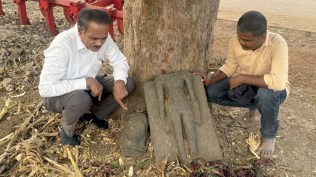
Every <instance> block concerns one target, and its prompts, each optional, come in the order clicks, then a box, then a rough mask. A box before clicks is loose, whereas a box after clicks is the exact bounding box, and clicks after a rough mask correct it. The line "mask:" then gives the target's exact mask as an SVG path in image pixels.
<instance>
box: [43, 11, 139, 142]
mask: <svg viewBox="0 0 316 177" xmlns="http://www.w3.org/2000/svg"><path fill="white" fill-rule="evenodd" d="M110 21H111V17H110V16H109V15H108V14H107V13H106V12H104V11H101V10H94V9H83V10H81V11H80V12H79V14H78V23H77V24H76V25H75V26H74V27H73V28H71V29H69V30H67V31H64V32H62V33H60V34H59V35H58V36H56V38H55V39H54V40H53V41H52V43H51V44H50V46H49V47H48V49H46V50H45V51H44V56H45V62H44V65H43V69H42V72H41V75H40V82H39V87H38V88H39V93H40V95H41V97H42V98H43V104H44V106H45V107H46V108H47V109H48V110H50V111H52V112H59V113H62V128H61V140H62V143H63V144H64V145H67V144H68V145H72V146H74V145H78V144H79V139H78V137H77V136H76V135H75V129H76V125H77V123H78V121H79V119H80V118H82V119H84V120H90V121H92V122H93V123H95V124H96V125H97V126H98V127H101V128H108V124H107V121H106V120H105V118H106V116H107V115H108V114H109V113H110V112H112V111H113V109H114V108H115V107H116V106H117V105H118V104H119V105H120V106H121V107H122V108H123V109H127V107H126V106H125V105H124V103H123V101H122V100H123V99H124V98H126V97H127V96H128V94H130V93H132V92H133V91H134V88H135V84H134V81H133V80H132V79H130V78H129V77H128V68H129V66H128V63H127V60H126V57H125V56H124V55H123V54H122V52H121V51H120V50H119V48H118V47H117V45H116V44H115V43H114V41H113V40H112V38H111V36H110V35H109V33H108V32H109V23H110ZM105 59H106V60H108V61H109V64H110V65H111V66H112V67H113V71H114V72H113V76H106V75H97V73H98V71H99V69H100V68H101V66H102V63H103V61H104V60H105ZM89 111H90V112H91V114H90V113H89V114H88V113H87V112H89Z"/></svg>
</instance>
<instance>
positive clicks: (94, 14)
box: [77, 8, 111, 31]
mask: <svg viewBox="0 0 316 177" xmlns="http://www.w3.org/2000/svg"><path fill="white" fill-rule="evenodd" d="M90 22H95V23H97V24H104V25H108V24H110V22H111V17H110V15H109V14H108V13H107V12H105V11H102V10H97V9H88V8H84V9H82V10H80V12H79V13H78V21H77V23H78V25H79V26H80V27H81V28H82V29H83V30H85V31H86V30H87V28H88V24H89V23H90Z"/></svg>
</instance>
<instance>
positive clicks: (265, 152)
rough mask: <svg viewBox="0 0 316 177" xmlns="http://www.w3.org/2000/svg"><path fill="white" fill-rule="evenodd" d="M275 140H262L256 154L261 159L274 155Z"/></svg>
mask: <svg viewBox="0 0 316 177" xmlns="http://www.w3.org/2000/svg"><path fill="white" fill-rule="evenodd" d="M274 147H275V138H262V139H261V143H260V145H259V147H258V149H257V150H256V153H257V154H259V155H260V156H261V157H269V156H271V155H272V154H273V153H274Z"/></svg>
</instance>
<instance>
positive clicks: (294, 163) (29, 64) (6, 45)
mask: <svg viewBox="0 0 316 177" xmlns="http://www.w3.org/2000/svg"><path fill="white" fill-rule="evenodd" d="M265 2H266V3H265V4H263V2H262V1H259V0H255V1H251V0H243V1H237V0H233V1H229V0H222V1H221V4H220V9H219V13H218V20H217V22H216V26H215V33H214V37H215V38H214V49H213V53H214V54H213V57H212V59H211V60H210V63H211V64H213V65H218V66H219V65H221V64H222V63H223V61H224V60H225V58H226V50H227V45H228V40H229V38H230V37H231V36H233V35H234V34H235V24H236V20H237V19H238V17H239V16H240V15H241V14H242V13H243V12H245V11H246V10H251V9H255V10H258V11H261V12H263V13H264V14H265V15H266V16H267V19H268V20H269V25H270V26H269V30H270V31H273V32H277V33H280V34H281V35H282V36H283V37H284V38H285V39H286V41H287V42H288V45H289V63H290V66H289V81H290V83H291V93H290V96H289V97H288V98H287V100H286V102H285V103H284V104H283V105H282V107H281V110H280V116H279V120H280V129H279V133H278V136H277V144H276V152H275V155H274V156H273V160H274V161H275V164H276V168H275V169H274V171H273V174H274V175H273V176H284V177H287V176H291V177H292V176H293V177H294V176H297V177H300V176H304V177H310V176H316V163H315V159H316V151H315V149H316V141H315V138H316V136H315V133H316V94H315V92H314V91H315V88H316V83H315V82H316V81H315V79H314V78H315V77H316V72H315V69H316V60H315V58H316V50H315V48H316V16H315V14H316V11H315V9H316V3H315V2H314V1H313V0H302V1H294V0H293V1H292V0H289V1H282V0H277V1H272V0H269V1H265ZM27 8H28V12H29V18H30V22H31V24H32V25H31V26H21V25H19V20H18V17H17V7H16V6H15V4H13V3H12V2H11V1H9V0H3V9H4V11H5V13H6V15H5V16H2V17H0V74H1V76H0V82H1V85H0V90H1V92H0V100H1V101H0V109H1V108H3V107H4V105H5V101H6V100H7V99H8V98H10V99H11V100H12V102H11V106H10V107H9V109H8V111H7V113H6V114H5V115H4V117H3V118H2V119H1V120H0V138H1V139H0V148H1V150H0V154H2V153H4V152H6V151H5V148H6V147H7V146H8V141H4V140H6V138H5V136H7V135H9V134H10V133H11V132H13V131H15V130H16V129H17V128H18V127H20V126H21V124H22V122H24V121H25V120H26V119H27V118H29V117H30V116H31V114H32V113H34V112H36V110H35V107H36V105H37V104H38V103H39V102H40V97H39V95H38V90H37V84H38V80H39V78H38V76H39V73H40V70H41V66H42V55H43V54H42V52H43V51H44V50H45V49H46V48H47V46H48V45H49V43H50V42H51V41H52V39H53V37H51V36H50V34H49V33H48V32H47V31H46V27H45V19H44V18H43V16H42V14H41V13H40V11H39V8H38V5H37V4H36V3H34V2H28V3H27ZM55 17H56V25H57V27H58V28H59V30H60V31H62V30H65V29H68V28H69V27H70V25H69V24H68V23H66V22H65V20H64V19H63V16H62V13H61V12H60V11H58V10H57V11H56V16H55ZM120 40H121V36H118V41H120ZM119 46H120V47H121V46H122V44H121V43H120V42H119ZM246 112H247V110H244V109H240V108H228V107H222V106H213V115H214V118H215V121H216V127H217V129H218V132H219V137H220V139H221V142H222V146H223V150H224V160H223V161H224V162H225V163H227V164H229V165H230V166H233V167H237V166H245V165H247V164H248V163H249V159H251V158H253V156H252V154H251V153H250V152H249V151H248V147H247V145H246V143H245V139H246V138H247V137H248V135H249V132H258V129H259V117H257V118H256V120H254V121H252V122H248V121H245V120H244V117H245V113H246ZM59 118H60V115H55V114H52V113H47V111H46V110H44V109H42V110H41V111H39V113H38V114H36V115H35V116H31V122H33V123H34V124H33V125H34V127H33V128H32V130H28V131H25V132H24V134H22V135H21V136H19V137H18V139H17V140H16V141H15V142H18V145H17V146H14V149H15V151H16V152H17V153H16V154H14V153H11V155H9V157H12V158H11V160H7V161H5V163H4V164H5V165H6V167H5V169H7V170H2V168H3V166H4V165H3V164H2V165H0V171H1V173H0V176H27V175H30V173H31V172H34V171H35V172H36V173H35V172H34V173H35V174H42V173H41V172H42V171H43V169H47V171H46V173H47V174H48V176H67V175H66V173H65V172H63V171H62V170H56V169H53V165H52V164H50V163H48V161H45V160H44V159H43V157H44V156H45V157H48V158H50V159H53V160H55V161H56V162H57V163H59V164H64V165H65V167H66V168H68V169H72V166H71V163H70V160H69V159H68V158H67V155H66V154H65V149H64V147H62V146H61V145H60V139H59V136H58V135H57V134H56V133H57V132H58V128H57V127H58V125H59V120H60V119H59ZM37 120H44V121H43V122H40V123H38V124H35V123H36V121H37ZM49 120H52V122H51V123H50V124H49V125H46V126H45V130H41V128H42V127H43V126H44V125H45V122H48V121H49ZM109 123H110V127H111V129H110V130H106V131H104V130H99V129H97V128H96V127H94V126H93V125H85V124H81V125H80V128H79V131H81V134H82V137H81V138H82V145H81V146H80V148H79V149H78V151H79V160H78V161H79V163H78V164H79V165H78V166H79V168H80V170H81V171H82V172H83V173H84V174H85V176H105V175H104V174H105V173H107V172H108V167H110V168H111V169H112V174H113V176H128V172H129V169H130V166H131V164H132V165H133V167H134V173H135V175H134V176H160V175H161V170H160V167H159V166H158V167H157V166H156V165H155V164H154V161H153V155H152V153H153V148H152V146H151V143H148V144H147V146H148V152H147V153H146V154H145V155H144V156H143V157H141V158H139V159H134V160H131V159H125V158H123V157H121V156H120V152H119V148H118V146H117V145H116V135H117V133H119V132H120V128H119V127H120V125H119V121H118V120H117V117H115V116H113V117H110V118H109ZM35 125H36V126H35ZM42 132H44V133H51V136H43V134H40V133H42ZM34 134H35V135H37V139H36V138H35V139H36V141H35V140H34V138H33V139H32V138H30V137H33V135H34ZM46 135H47V134H46ZM3 142H4V143H3ZM26 143H28V144H26ZM30 149H31V150H30ZM35 151H36V152H37V153H34V152H35ZM18 154H24V155H25V156H27V155H29V156H31V157H32V158H24V159H23V158H22V160H15V159H14V158H15V157H17V155H18ZM32 154H33V155H32ZM34 154H37V155H34ZM22 157H23V156H22ZM35 157H36V158H35ZM30 159H31V160H30ZM0 164H1V163H0ZM35 166H36V167H40V168H41V169H42V170H41V169H40V168H35ZM47 166H49V168H48V167H47ZM175 167H177V164H169V165H168V167H167V169H166V172H167V174H168V175H169V176H187V175H188V171H186V172H182V171H185V170H183V169H181V168H175ZM55 168H56V167H55ZM37 176H43V175H37Z"/></svg>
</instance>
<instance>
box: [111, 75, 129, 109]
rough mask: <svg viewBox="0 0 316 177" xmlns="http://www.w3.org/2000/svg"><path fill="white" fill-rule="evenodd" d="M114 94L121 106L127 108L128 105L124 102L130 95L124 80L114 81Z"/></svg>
mask: <svg viewBox="0 0 316 177" xmlns="http://www.w3.org/2000/svg"><path fill="white" fill-rule="evenodd" d="M113 95H114V98H115V100H116V101H117V102H118V103H119V104H120V105H121V107H122V108H123V109H125V110H127V107H126V106H125V104H124V103H123V99H124V98H125V97H127V95H128V92H127V90H126V87H125V82H124V81H122V80H117V81H115V82H114V86H113Z"/></svg>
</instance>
